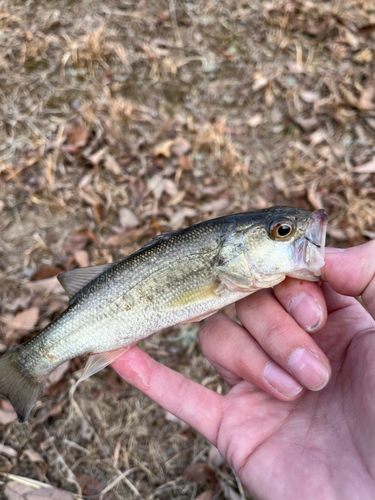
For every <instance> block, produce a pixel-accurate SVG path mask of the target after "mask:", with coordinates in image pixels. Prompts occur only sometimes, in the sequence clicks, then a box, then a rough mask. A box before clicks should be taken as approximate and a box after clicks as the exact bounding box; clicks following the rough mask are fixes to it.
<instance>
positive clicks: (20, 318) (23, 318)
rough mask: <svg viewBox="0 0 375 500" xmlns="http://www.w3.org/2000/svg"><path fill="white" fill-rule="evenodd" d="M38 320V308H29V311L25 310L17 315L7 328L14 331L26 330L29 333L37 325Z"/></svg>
mask: <svg viewBox="0 0 375 500" xmlns="http://www.w3.org/2000/svg"><path fill="white" fill-rule="evenodd" d="M38 319H39V308H38V307H30V309H26V310H25V311H22V312H20V313H18V314H17V315H16V316H14V318H13V319H12V321H11V322H10V323H8V327H9V328H13V329H14V330H26V331H28V332H29V331H31V330H33V328H34V327H35V325H36V324H37V323H38Z"/></svg>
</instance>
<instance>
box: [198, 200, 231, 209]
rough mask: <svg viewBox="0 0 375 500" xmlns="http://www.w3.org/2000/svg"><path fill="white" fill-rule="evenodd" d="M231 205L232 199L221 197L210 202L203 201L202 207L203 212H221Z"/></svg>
mask: <svg viewBox="0 0 375 500" xmlns="http://www.w3.org/2000/svg"><path fill="white" fill-rule="evenodd" d="M229 205H230V201H229V200H228V199H226V198H219V199H218V200H214V201H210V202H209V203H203V205H201V207H200V209H201V210H202V212H216V211H217V212H220V211H221V210H225V209H226V208H228V207H229Z"/></svg>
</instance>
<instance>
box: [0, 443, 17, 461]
mask: <svg viewBox="0 0 375 500" xmlns="http://www.w3.org/2000/svg"><path fill="white" fill-rule="evenodd" d="M0 455H4V456H5V457H8V458H15V457H16V456H17V455H18V453H17V451H16V450H15V449H14V448H11V447H10V446H6V445H5V444H0Z"/></svg>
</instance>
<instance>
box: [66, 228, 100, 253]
mask: <svg viewBox="0 0 375 500" xmlns="http://www.w3.org/2000/svg"><path fill="white" fill-rule="evenodd" d="M89 240H92V241H95V242H96V241H97V239H96V236H95V235H94V234H93V233H92V231H91V229H89V228H87V227H86V228H84V229H80V230H79V231H76V232H75V233H73V234H71V235H70V236H69V238H68V240H67V241H66V242H65V245H64V250H65V252H66V253H67V254H73V253H74V252H75V251H76V250H82V249H83V248H85V246H86V245H87V243H88V242H89Z"/></svg>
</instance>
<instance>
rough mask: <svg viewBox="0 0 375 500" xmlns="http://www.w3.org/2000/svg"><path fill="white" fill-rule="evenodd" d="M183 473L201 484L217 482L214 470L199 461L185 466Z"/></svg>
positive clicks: (214, 483)
mask: <svg viewBox="0 0 375 500" xmlns="http://www.w3.org/2000/svg"><path fill="white" fill-rule="evenodd" d="M183 475H184V476H185V477H186V478H187V479H191V480H192V481H194V482H196V483H197V484H199V485H202V486H206V485H212V486H214V485H216V484H217V479H216V475H215V472H214V471H213V470H212V469H211V467H209V466H208V465H207V464H203V463H200V462H198V463H196V464H190V465H189V466H188V467H186V469H185V470H184V473H183Z"/></svg>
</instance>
